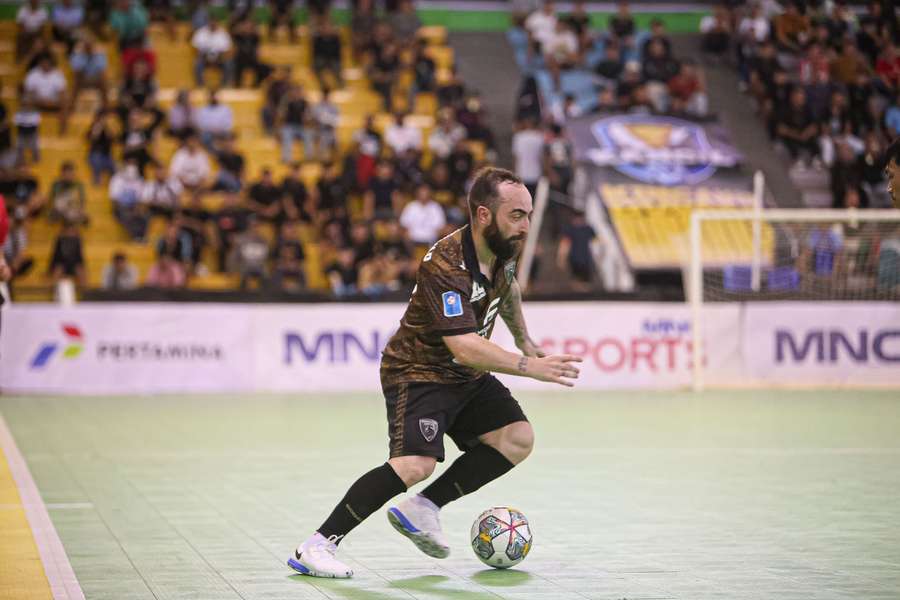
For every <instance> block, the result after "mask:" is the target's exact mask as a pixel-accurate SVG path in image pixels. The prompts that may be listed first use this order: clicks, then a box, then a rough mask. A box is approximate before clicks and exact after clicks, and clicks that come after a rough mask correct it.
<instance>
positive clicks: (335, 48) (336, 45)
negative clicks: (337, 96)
mask: <svg viewBox="0 0 900 600" xmlns="http://www.w3.org/2000/svg"><path fill="white" fill-rule="evenodd" d="M312 59H313V71H314V72H315V74H316V77H317V78H318V80H319V87H325V86H326V85H327V86H329V87H330V86H331V85H337V86H338V87H342V86H343V85H344V79H343V75H342V74H341V36H340V35H339V32H338V30H337V28H336V27H335V26H334V24H333V23H332V22H331V19H329V18H328V17H327V16H326V17H323V18H322V19H320V20H319V21H318V22H317V23H316V26H315V29H314V30H313V36H312ZM326 75H327V76H328V77H330V78H331V81H326Z"/></svg>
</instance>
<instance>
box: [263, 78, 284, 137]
mask: <svg viewBox="0 0 900 600" xmlns="http://www.w3.org/2000/svg"><path fill="white" fill-rule="evenodd" d="M290 88H291V68H290V67H287V66H282V67H278V68H276V69H275V72H274V74H273V75H272V76H271V77H270V78H269V79H268V83H267V84H266V91H265V94H266V100H265V103H264V104H263V107H262V109H261V111H260V118H261V119H262V124H263V129H265V131H266V133H268V134H273V133H274V132H275V122H276V120H277V118H278V110H279V108H280V106H281V101H282V99H283V98H284V97H285V96H287V93H288V90H290Z"/></svg>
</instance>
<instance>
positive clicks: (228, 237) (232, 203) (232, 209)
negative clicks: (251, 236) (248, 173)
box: [212, 192, 249, 271]
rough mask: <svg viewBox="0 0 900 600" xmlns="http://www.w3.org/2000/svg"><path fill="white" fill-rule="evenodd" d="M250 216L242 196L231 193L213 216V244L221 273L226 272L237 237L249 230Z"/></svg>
mask: <svg viewBox="0 0 900 600" xmlns="http://www.w3.org/2000/svg"><path fill="white" fill-rule="evenodd" d="M248 216H249V215H248V211H247V210H246V209H245V208H244V207H242V206H241V204H240V196H238V195H237V194H235V193H230V192H229V193H226V194H225V197H224V199H223V201H222V206H221V207H220V208H219V210H218V211H217V212H216V213H215V214H214V215H213V216H212V225H213V232H214V233H215V237H214V238H213V242H214V245H215V247H216V258H217V265H218V269H219V271H225V268H226V264H227V262H228V257H229V255H230V254H231V250H232V248H234V243H235V240H236V239H237V236H239V235H240V234H241V233H243V232H244V231H246V229H247V224H248Z"/></svg>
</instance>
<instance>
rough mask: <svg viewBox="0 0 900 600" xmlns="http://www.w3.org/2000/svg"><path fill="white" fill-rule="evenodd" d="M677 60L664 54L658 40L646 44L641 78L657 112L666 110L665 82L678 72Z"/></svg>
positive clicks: (666, 94)
mask: <svg viewBox="0 0 900 600" xmlns="http://www.w3.org/2000/svg"><path fill="white" fill-rule="evenodd" d="M679 70H680V66H679V64H678V61H677V60H675V59H674V58H672V57H671V56H669V55H667V54H666V51H665V47H664V46H663V44H662V43H661V42H660V41H658V40H657V41H654V42H651V43H650V44H649V45H648V46H647V55H646V57H645V59H644V65H643V78H644V82H645V83H646V85H647V93H648V94H649V95H650V100H651V102H652V103H653V106H654V108H655V109H656V110H657V111H658V112H666V110H668V90H667V88H666V84H667V83H668V82H669V81H670V80H671V79H672V78H673V77H675V76H676V75H678V74H679Z"/></svg>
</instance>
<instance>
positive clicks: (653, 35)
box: [640, 19, 672, 59]
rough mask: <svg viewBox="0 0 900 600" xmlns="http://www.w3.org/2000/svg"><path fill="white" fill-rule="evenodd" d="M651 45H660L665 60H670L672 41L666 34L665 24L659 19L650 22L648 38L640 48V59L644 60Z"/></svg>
mask: <svg viewBox="0 0 900 600" xmlns="http://www.w3.org/2000/svg"><path fill="white" fill-rule="evenodd" d="M651 44H661V45H662V47H663V55H664V56H665V57H666V58H672V40H671V39H670V38H669V34H668V33H667V32H666V24H665V23H663V21H662V20H661V19H653V20H651V21H650V36H649V37H647V39H645V40H644V44H643V46H641V54H640V57H641V58H642V59H646V58H647V55H648V54H649V49H650V45H651Z"/></svg>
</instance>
